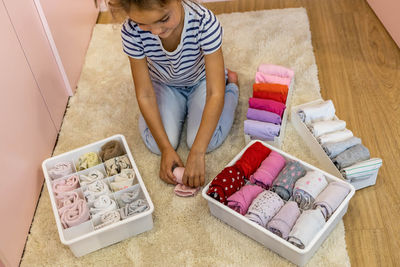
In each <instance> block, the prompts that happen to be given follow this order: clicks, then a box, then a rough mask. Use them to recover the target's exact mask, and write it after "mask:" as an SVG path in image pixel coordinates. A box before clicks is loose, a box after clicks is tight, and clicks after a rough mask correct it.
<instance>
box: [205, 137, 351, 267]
mask: <svg viewBox="0 0 400 267" xmlns="http://www.w3.org/2000/svg"><path fill="white" fill-rule="evenodd" d="M255 142H257V140H253V141H251V142H250V143H249V144H247V146H246V147H245V148H244V149H243V150H242V151H241V152H240V153H239V154H238V155H236V157H234V159H232V161H231V162H229V163H228V165H227V166H231V165H233V164H234V163H235V162H236V161H237V160H238V159H239V158H240V157H241V156H242V154H243V153H244V151H246V149H247V148H248V147H249V146H251V145H252V144H253V143H255ZM261 143H262V144H263V145H265V146H266V147H268V148H269V149H271V150H274V151H276V152H278V153H280V154H281V155H282V156H283V157H284V158H285V159H287V160H288V159H291V160H295V161H298V162H299V163H300V164H301V165H302V166H303V167H304V168H305V169H306V170H317V171H319V172H321V173H323V174H324V175H325V177H326V179H327V181H328V182H332V181H336V182H341V183H343V184H345V185H346V186H348V187H349V189H350V192H349V194H348V195H347V196H346V198H345V199H344V200H343V202H342V203H341V204H340V205H339V207H338V208H337V209H336V211H335V212H334V213H333V214H332V216H331V217H330V218H329V219H328V221H327V222H326V223H325V225H324V227H323V228H322V229H321V230H320V231H319V232H318V233H317V235H316V236H315V237H314V238H313V240H312V241H311V242H310V244H309V245H308V246H306V247H305V248H304V249H300V248H298V247H296V246H295V245H293V244H291V243H289V242H288V241H286V240H284V239H283V238H280V237H279V236H277V235H275V234H273V233H272V232H270V231H269V230H267V229H266V228H264V227H262V226H260V225H258V224H257V223H254V222H252V221H250V220H249V219H247V218H246V217H245V216H243V215H241V214H239V213H238V212H236V211H234V210H232V209H231V208H229V207H228V206H225V205H224V204H222V203H220V202H219V201H217V200H215V199H213V198H212V197H210V196H208V195H207V191H208V188H209V186H210V184H211V182H210V183H209V184H207V186H206V187H205V188H204V189H203V191H202V195H203V197H204V198H205V199H206V200H207V201H208V207H209V208H210V212H211V214H212V215H214V216H215V217H217V218H219V219H220V220H222V221H223V222H225V223H226V224H228V225H230V226H232V227H233V228H235V229H237V230H238V231H240V232H241V233H243V234H245V235H247V236H249V237H250V238H252V239H254V240H256V241H257V242H259V243H261V244H262V245H264V246H265V247H267V248H269V249H270V250H272V251H274V252H275V253H277V254H279V255H280V256H282V257H284V258H286V259H287V260H289V261H291V262H293V263H294V264H297V265H300V266H303V265H305V264H306V263H307V262H308V260H309V259H310V258H311V257H312V256H313V255H314V253H315V252H316V251H317V250H318V248H319V247H320V246H321V244H322V243H323V242H324V240H325V239H326V238H327V237H328V236H329V234H330V233H331V232H332V230H333V229H334V228H335V227H336V225H337V224H338V223H339V221H340V219H341V218H342V217H343V215H344V214H345V213H346V211H347V208H348V205H349V201H350V199H351V198H352V197H353V195H354V192H355V189H354V187H353V186H352V185H350V184H348V183H346V182H344V181H343V180H341V179H339V178H337V177H335V176H333V175H331V174H329V173H326V172H324V171H322V170H320V169H318V168H316V167H314V166H312V165H310V164H308V163H306V162H303V161H301V160H300V159H298V158H296V157H294V156H291V155H289V154H287V153H285V152H283V151H282V150H280V149H277V148H275V147H273V146H272V145H269V144H267V143H265V142H261ZM238 245H239V244H238Z"/></svg>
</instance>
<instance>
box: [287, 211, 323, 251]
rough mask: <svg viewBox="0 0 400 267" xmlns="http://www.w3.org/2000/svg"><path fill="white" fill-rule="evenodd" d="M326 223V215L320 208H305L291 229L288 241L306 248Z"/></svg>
mask: <svg viewBox="0 0 400 267" xmlns="http://www.w3.org/2000/svg"><path fill="white" fill-rule="evenodd" d="M324 224H325V219H324V216H322V213H321V212H320V211H319V210H305V211H303V213H302V214H301V215H300V217H299V218H298V219H297V221H296V224H295V225H294V226H293V229H292V231H290V233H289V238H288V241H289V242H290V243H292V244H293V245H295V246H297V247H298V248H301V249H304V248H305V247H306V246H307V245H308V244H310V242H311V240H313V238H314V237H315V236H316V235H317V233H318V232H319V230H321V229H322V227H324Z"/></svg>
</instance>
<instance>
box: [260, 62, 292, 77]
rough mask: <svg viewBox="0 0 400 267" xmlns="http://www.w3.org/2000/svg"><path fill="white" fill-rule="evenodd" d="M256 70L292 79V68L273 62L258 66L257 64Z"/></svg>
mask: <svg viewBox="0 0 400 267" xmlns="http://www.w3.org/2000/svg"><path fill="white" fill-rule="evenodd" d="M257 71H258V72H262V73H266V74H270V75H275V76H279V77H286V78H290V79H292V78H293V76H294V71H293V70H291V69H289V68H285V67H283V66H279V65H273V64H260V66H258V68H257Z"/></svg>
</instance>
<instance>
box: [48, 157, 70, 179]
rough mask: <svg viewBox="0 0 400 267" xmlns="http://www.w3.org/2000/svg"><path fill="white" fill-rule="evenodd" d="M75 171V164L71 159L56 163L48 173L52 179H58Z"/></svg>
mask: <svg viewBox="0 0 400 267" xmlns="http://www.w3.org/2000/svg"><path fill="white" fill-rule="evenodd" d="M74 171H75V169H74V165H73V164H72V162H70V161H63V162H58V163H56V164H55V165H54V166H53V168H50V169H49V170H48V172H47V173H48V174H49V176H50V178H51V179H53V180H54V179H58V178H62V177H64V176H67V175H68V174H71V173H73V172H74Z"/></svg>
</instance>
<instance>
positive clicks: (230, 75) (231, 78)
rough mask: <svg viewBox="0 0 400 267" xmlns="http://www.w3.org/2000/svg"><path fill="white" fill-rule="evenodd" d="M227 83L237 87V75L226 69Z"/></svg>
mask: <svg viewBox="0 0 400 267" xmlns="http://www.w3.org/2000/svg"><path fill="white" fill-rule="evenodd" d="M228 83H236V85H239V84H238V75H237V73H236V72H234V71H231V70H229V69H228Z"/></svg>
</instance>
